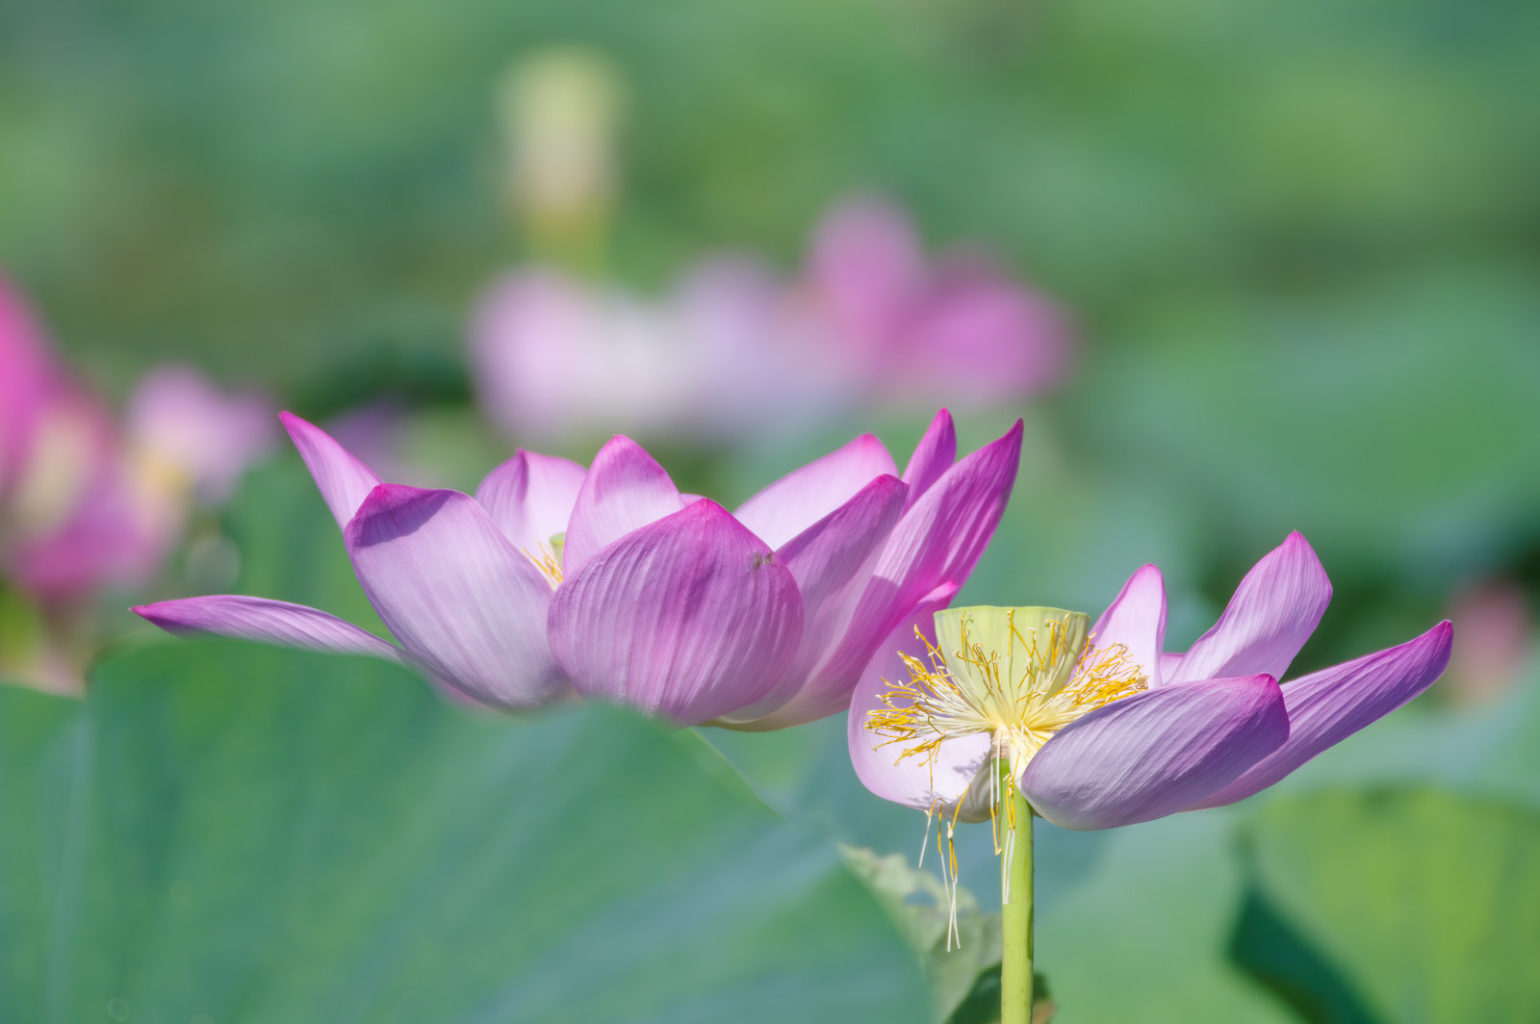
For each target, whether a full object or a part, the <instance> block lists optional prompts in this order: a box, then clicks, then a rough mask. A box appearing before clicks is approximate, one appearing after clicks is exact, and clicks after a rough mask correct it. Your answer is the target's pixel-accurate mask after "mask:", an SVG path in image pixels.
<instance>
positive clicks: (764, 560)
mask: <svg viewBox="0 0 1540 1024" xmlns="http://www.w3.org/2000/svg"><path fill="white" fill-rule="evenodd" d="M801 634H802V599H801V597H800V596H799V595H798V593H797V584H796V581H795V580H793V579H792V575H791V572H790V571H789V570H788V569H787V568H786V567H785V566H783V565H781V564H780V563H779V562H778V561H776V560H775V558H774V556H773V555H772V554H771V553H770V551H769V549H767V548H766V547H765V546H764V545H763V544H762V543H761V542H760V541H759V539H758V538H757V537H755V536H754V535H753V534H751V533H750V532H749V531H748V530H746V529H744V528H743V526H742V525H741V524H739V523H738V522H737V521H736V520H735V519H733V517H732V516H731V515H730V514H729V513H728V512H727V511H726V510H725V509H723V508H722V507H721V506H720V505H717V504H716V503H715V502H712V501H704V500H703V501H697V502H693V503H692V504H690V505H689V506H687V507H686V508H684V509H682V510H680V511H678V512H675V513H674V514H673V515H670V516H667V517H665V518H663V519H660V520H658V521H656V522H653V523H649V524H648V525H646V526H643V527H641V528H640V529H637V530H634V531H632V532H631V533H629V534H627V535H626V536H625V537H622V538H621V539H620V540H618V541H616V542H615V543H614V544H611V545H610V546H609V547H607V548H605V549H604V550H602V551H600V552H599V553H597V554H596V555H594V556H593V557H592V558H591V559H590V560H589V561H588V563H587V565H585V566H584V568H583V569H582V570H581V571H580V572H579V573H578V574H577V575H575V576H569V577H568V578H567V580H566V582H565V583H563V584H562V586H561V588H560V589H559V590H558V591H557V592H556V597H555V599H554V600H553V601H552V602H551V612H550V636H551V648H552V650H553V651H554V652H555V655H556V660H557V662H558V663H559V664H560V665H561V667H562V669H563V670H564V671H565V672H566V673H567V675H568V677H569V678H571V680H572V682H573V685H574V686H575V687H576V688H577V689H578V691H579V692H580V693H582V694H583V695H584V696H585V697H592V698H596V699H599V700H608V701H613V702H616V703H621V704H628V705H630V706H632V707H635V708H637V709H639V710H641V711H643V712H646V713H648V714H658V715H663V716H665V717H667V718H669V719H672V720H673V721H675V722H677V723H679V724H681V725H694V724H698V723H700V722H705V721H708V720H710V719H713V718H718V717H721V716H723V715H727V714H730V713H732V712H734V711H737V710H738V709H740V708H743V707H745V706H747V705H749V704H752V703H753V702H754V701H756V700H758V699H759V698H760V697H761V696H763V695H764V694H765V692H766V691H767V690H768V689H769V688H770V687H771V686H772V685H774V683H775V681H776V679H778V678H779V677H780V675H781V673H782V672H784V671H785V669H786V666H787V665H788V664H789V663H790V661H791V659H792V657H793V656H794V655H795V653H796V649H797V642H798V640H799V639H800V637H801Z"/></svg>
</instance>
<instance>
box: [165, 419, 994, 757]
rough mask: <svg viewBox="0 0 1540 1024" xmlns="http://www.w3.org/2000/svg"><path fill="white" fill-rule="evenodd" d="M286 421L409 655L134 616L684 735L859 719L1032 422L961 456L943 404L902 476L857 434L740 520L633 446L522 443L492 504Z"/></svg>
mask: <svg viewBox="0 0 1540 1024" xmlns="http://www.w3.org/2000/svg"><path fill="white" fill-rule="evenodd" d="M284 423H285V426H287V428H288V430H289V434H290V436H291V437H292V438H293V439H294V442H295V445H296V446H297V447H298V448H299V451H300V454H301V455H302V456H303V458H304V460H305V462H306V464H307V465H308V466H309V468H310V471H311V474H312V475H313V476H314V478H315V481H316V484H317V485H318V487H319V488H320V491H321V494H322V496H323V497H324V498H325V500H326V503H327V505H328V506H329V507H330V509H331V512H332V515H333V516H334V517H335V518H336V520H337V523H338V525H339V526H341V527H342V531H343V538H344V541H345V543H346V545H347V550H348V554H349V556H350V557H351V559H352V561H353V566H354V569H355V570H356V572H357V574H358V579H359V582H360V583H361V584H362V585H363V588H364V592H365V593H366V594H367V595H368V597H369V600H370V601H371V603H372V604H373V605H374V607H375V609H376V610H377V611H378V612H379V614H380V618H381V619H382V620H383V621H384V623H385V625H386V626H387V627H388V628H389V629H390V631H391V632H392V633H393V634H395V638H396V640H397V641H398V643H391V642H390V641H387V640H385V639H383V638H381V637H379V636H376V635H374V634H373V633H370V632H368V631H366V630H364V629H361V628H359V627H357V626H355V625H352V624H350V623H348V622H345V621H343V620H341V619H339V618H336V617H335V616H332V615H329V614H327V613H326V612H323V611H319V610H317V609H314V608H307V607H303V606H300V605H294V604H288V603H285V602H281V601H271V600H264V599H261V598H255V597H241V596H213V597H195V598H186V599H182V600H175V601H165V602H161V603H159V604H153V605H148V606H144V607H140V608H136V609H135V611H137V612H138V613H139V614H140V615H142V616H144V617H145V618H146V619H149V620H150V621H151V622H154V623H156V624H157V625H159V626H161V627H163V628H165V629H168V630H171V631H173V632H205V633H218V634H224V635H228V636H236V637H244V638H248V639H255V640H260V641H265V642H269V643H277V644H284V645H288V646H295V647H303V648H311V649H316V650H326V651H335V652H344V653H352V654H366V655H372V656H376V657H381V658H388V659H392V660H396V661H400V662H404V663H406V664H410V665H413V666H415V667H417V668H419V669H420V670H422V671H423V672H424V673H426V674H427V675H428V676H429V677H431V678H432V679H434V680H436V681H438V682H439V683H440V684H442V685H444V686H446V687H449V688H452V689H453V690H455V691H457V692H459V693H461V694H464V695H466V696H469V697H471V698H473V699H475V700H476V701H479V702H482V703H485V704H489V705H494V706H497V707H501V708H508V709H523V708H530V707H534V706H537V705H540V704H543V703H546V702H549V701H552V700H556V699H560V698H561V697H562V696H563V695H564V694H565V693H567V692H568V690H569V689H572V690H576V692H577V693H579V694H581V695H583V696H585V697H590V698H594V699H598V700H603V701H610V702H616V703H623V704H627V705H630V706H632V707H635V708H638V709H640V710H642V711H644V712H646V713H649V714H655V715H659V716H662V717H665V718H667V719H669V720H671V721H673V722H676V723H679V724H686V725H688V724H700V723H706V722H714V723H715V724H720V725H727V726H731V727H736V728H744V729H771V728H780V727H783V726H788V725H795V724H798V723H801V722H806V721H810V720H813V719H816V718H821V717H823V716H825V715H829V714H832V713H834V712H837V711H839V710H842V709H843V708H846V707H848V706H849V703H850V693H851V690H852V688H853V687H854V685H855V683H856V681H857V680H858V679H859V678H860V676H861V672H862V670H863V668H864V667H865V666H866V665H867V663H869V662H870V661H871V659H872V656H873V655H874V654H875V653H876V651H877V648H878V645H879V644H881V643H883V642H884V641H885V638H886V637H887V636H888V635H889V634H890V633H892V631H893V629H894V628H895V626H897V625H898V624H899V623H901V622H904V621H907V620H909V619H910V618H911V617H912V616H913V615H914V614H915V611H916V610H917V609H918V608H921V607H925V608H933V607H935V606H936V604H937V602H944V601H945V600H947V599H949V598H950V596H951V595H952V594H953V593H955V592H956V590H957V588H958V587H959V586H960V585H961V584H962V581H963V580H964V579H965V578H966V577H967V575H968V573H969V572H970V571H971V570H972V568H973V566H974V564H975V563H976V562H977V561H978V558H979V556H980V554H981V553H982V552H983V549H984V547H985V545H986V544H987V543H988V541H989V539H990V537H991V536H992V535H993V533H994V530H995V527H996V525H997V524H998V522H999V519H1000V515H1001V513H1002V511H1003V510H1004V507H1005V503H1006V500H1007V498H1008V496H1009V493H1010V489H1011V485H1012V483H1013V482H1014V480H1015V476H1016V466H1017V461H1018V458H1019V454H1020V446H1021V423H1020V421H1018V422H1017V423H1016V425H1015V426H1014V427H1013V428H1012V429H1011V430H1010V431H1009V432H1007V433H1006V434H1005V435H1004V436H1003V437H1001V438H999V439H998V440H996V441H994V442H992V443H990V444H988V445H985V446H984V447H983V448H980V449H979V450H978V451H975V452H973V453H972V454H970V455H968V456H966V457H965V458H963V459H961V460H957V461H954V460H955V455H956V437H955V434H954V431H953V426H952V420H951V417H950V415H948V414H947V412H946V411H945V410H943V411H942V412H940V413H939V414H938V415H937V416H936V418H935V420H934V421H933V422H932V424H931V426H930V428H929V430H928V431H927V432H926V434H925V436H924V437H923V438H922V439H921V441H920V444H919V445H918V446H917V448H916V449H915V452H914V454H913V455H912V456H911V457H910V459H909V464H908V466H907V467H906V468H905V470H904V472H903V473H902V475H900V474H899V472H898V469H897V467H896V465H895V464H894V462H893V459H892V457H891V456H890V455H889V454H888V452H887V450H886V449H885V448H884V447H883V445H882V443H881V442H880V441H878V440H877V439H876V438H875V437H872V436H871V435H864V436H862V437H858V438H856V439H855V440H854V441H851V442H850V443H849V444H847V445H845V446H844V447H842V448H839V449H837V450H836V451H834V452H831V453H830V454H828V455H826V456H824V457H822V458H820V459H817V460H816V461H814V462H812V463H809V464H808V465H806V466H803V467H802V468H801V469H798V470H796V471H794V472H793V473H791V474H789V475H788V476H786V477H784V478H782V479H781V480H779V481H777V482H775V483H773V484H771V485H770V486H768V487H766V488H765V489H764V490H762V491H760V492H759V493H758V494H756V495H755V496H754V497H752V498H750V499H749V500H748V501H747V502H745V503H744V504H743V505H742V506H741V507H740V508H739V509H738V511H737V512H736V513H730V512H728V511H727V510H726V509H725V508H723V507H722V506H721V505H719V504H717V503H716V502H714V501H710V500H708V499H705V498H699V497H696V496H693V495H686V494H681V493H680V492H679V490H678V489H677V488H676V487H675V485H674V483H673V481H672V480H671V479H670V478H669V476H668V474H667V473H666V472H665V471H664V469H663V467H662V466H660V465H659V464H658V463H657V462H656V461H654V460H653V458H652V457H651V456H650V455H648V454H647V453H646V452H645V451H643V450H642V448H641V447H640V446H638V445H637V444H636V443H635V442H634V441H632V440H630V439H629V438H626V437H623V436H617V437H615V438H613V439H611V440H610V441H609V442H608V443H606V444H605V445H604V447H603V448H601V449H600V450H599V452H598V454H597V455H596V456H595V457H594V461H593V464H592V465H591V466H590V467H589V468H588V469H587V470H586V471H585V470H584V469H583V467H581V466H579V465H578V464H576V463H574V462H570V461H568V460H566V459H560V458H553V457H550V456H545V455H537V454H534V453H531V452H524V451H520V452H519V453H517V454H516V455H515V456H514V457H513V458H512V459H510V460H508V461H507V462H505V463H504V464H502V465H501V466H499V467H497V468H496V469H495V470H493V471H492V473H491V474H489V475H488V476H487V478H486V479H485V480H484V481H483V482H482V484H481V486H480V487H479V488H478V489H477V491H476V494H475V496H474V497H472V496H470V495H466V494H462V493H459V492H457V491H449V490H423V489H419V488H414V487H404V486H397V485H392V484H383V483H381V482H380V480H379V478H378V477H376V476H375V474H374V473H373V472H371V471H370V470H369V469H368V468H367V467H366V466H365V465H364V464H363V463H362V462H360V461H359V460H358V459H357V458H355V457H354V456H352V455H351V454H349V453H348V452H347V451H345V450H344V449H343V448H342V447H341V446H340V445H338V444H337V443H336V442H335V441H334V440H333V439H332V438H331V437H329V436H328V435H327V434H325V433H324V432H322V431H321V430H319V429H318V428H316V427H314V426H312V425H310V424H309V423H306V422H305V421H304V420H301V419H299V418H298V417H294V416H291V415H288V414H285V415H284Z"/></svg>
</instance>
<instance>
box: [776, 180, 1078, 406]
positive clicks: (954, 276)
mask: <svg viewBox="0 0 1540 1024" xmlns="http://www.w3.org/2000/svg"><path fill="white" fill-rule="evenodd" d="M803 279H804V287H805V289H806V291H807V293H808V295H809V297H810V299H811V301H812V304H813V307H814V310H815V312H816V313H817V314H818V315H819V316H820V317H821V318H822V320H823V322H824V323H825V325H826V329H827V331H828V333H829V337H830V338H831V340H832V343H833V344H836V345H838V346H840V347H842V348H843V349H845V350H846V351H847V352H849V353H850V354H851V355H852V356H853V357H854V361H855V363H856V365H857V367H858V373H859V374H860V376H861V377H862V379H863V382H864V384H865V386H866V388H867V390H868V392H869V396H870V397H871V398H872V399H873V400H879V401H895V400H896V401H901V402H927V403H928V402H941V403H950V404H953V405H957V404H980V405H982V404H990V403H1000V402H1009V401H1013V400H1018V399H1022V398H1027V397H1030V396H1033V395H1037V394H1041V393H1042V392H1044V391H1047V390H1049V389H1050V388H1052V387H1053V386H1055V385H1056V384H1058V383H1059V382H1060V380H1061V379H1062V378H1063V377H1064V375H1065V374H1066V373H1067V372H1068V369H1069V363H1070V358H1071V354H1072V353H1071V343H1070V334H1069V330H1068V327H1067V324H1066V320H1065V317H1064V315H1063V313H1062V312H1061V311H1060V310H1059V309H1058V308H1057V307H1056V306H1055V305H1054V304H1053V303H1051V302H1049V301H1048V300H1047V299H1046V298H1044V297H1042V296H1041V295H1039V294H1037V293H1036V292H1033V291H1031V290H1030V289H1028V288H1027V287H1026V286H1024V285H1022V284H1019V283H1017V282H1015V281H1013V280H1011V279H1010V277H1009V276H1007V275H1006V274H1005V273H1004V272H1003V271H1002V270H1001V269H1000V268H999V267H998V266H997V265H996V264H995V262H994V261H993V260H992V259H991V258H990V257H989V256H988V255H987V254H985V253H983V252H982V251H979V250H956V251H953V252H950V253H946V254H944V255H943V256H942V257H941V258H940V259H939V260H937V261H936V262H935V263H934V264H927V262H926V259H925V255H924V252H923V251H922V249H921V247H920V241H919V238H918V237H917V235H916V234H915V230H914V226H913V224H912V223H911V222H910V221H909V219H908V217H907V216H905V214H904V213H903V211H902V210H900V209H899V208H898V207H897V206H895V205H893V204H892V203H889V202H887V201H885V200H882V199H878V198H874V197H857V198H853V199H848V200H845V201H844V202H842V203H840V204H839V205H837V206H835V207H834V208H833V209H832V210H831V211H830V212H829V213H828V214H827V215H825V217H824V218H823V220H822V221H821V222H820V223H819V225H818V228H817V230H816V232H815V234H814V238H813V245H812V251H811V252H810V254H809V256H808V262H807V267H806V269H805V271H804V273H803Z"/></svg>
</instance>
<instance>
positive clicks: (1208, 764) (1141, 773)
mask: <svg viewBox="0 0 1540 1024" xmlns="http://www.w3.org/2000/svg"><path fill="white" fill-rule="evenodd" d="M1288 737H1289V718H1288V714H1287V712H1286V711H1285V710H1284V705H1283V694H1282V693H1280V692H1279V690H1278V684H1277V682H1276V681H1275V680H1274V679H1273V678H1272V677H1271V676H1266V675H1255V676H1243V677H1240V678H1235V679H1210V680H1205V681H1204V682H1200V683H1189V684H1187V685H1185V686H1163V687H1161V688H1160V689H1158V690H1148V691H1146V692H1144V693H1139V694H1135V695H1134V696H1132V697H1125V698H1124V699H1122V700H1119V701H1114V702H1113V703H1111V704H1106V705H1103V706H1102V707H1100V708H1098V709H1096V710H1095V711H1093V712H1091V713H1090V714H1088V715H1086V716H1085V717H1084V718H1080V719H1077V720H1076V721H1074V722H1071V723H1070V724H1069V725H1067V726H1065V727H1064V728H1063V729H1061V730H1060V731H1059V732H1058V733H1057V734H1056V735H1055V736H1054V737H1053V738H1052V739H1050V740H1049V741H1048V742H1047V743H1046V744H1044V745H1043V748H1042V749H1041V750H1039V751H1038V752H1037V755H1036V756H1035V757H1033V758H1032V760H1031V761H1029V762H1028V763H1027V767H1026V770H1025V771H1023V772H1022V775H1021V779H1020V783H1021V789H1022V792H1023V793H1024V794H1025V795H1026V798H1027V800H1028V802H1030V803H1031V804H1032V807H1033V809H1034V810H1036V811H1037V813H1039V814H1041V815H1042V816H1043V817H1045V818H1047V819H1048V820H1049V821H1051V822H1053V823H1054V824H1055V825H1059V826H1061V827H1063V828H1073V829H1097V828H1114V827H1117V826H1120V825H1133V824H1136V823H1138V822H1141V821H1150V820H1151V819H1154V818H1161V817H1164V816H1165V815H1167V814H1173V813H1175V812H1177V811H1181V810H1186V809H1188V808H1190V807H1192V806H1193V805H1194V804H1196V803H1198V802H1199V801H1201V800H1203V799H1204V798H1205V797H1207V796H1208V795H1209V794H1211V793H1213V792H1215V791H1216V790H1218V789H1220V788H1221V787H1223V786H1226V785H1228V784H1229V783H1231V782H1233V781H1234V780H1235V779H1236V778H1238V777H1239V776H1240V775H1241V774H1242V773H1243V772H1245V771H1246V770H1247V769H1249V768H1250V767H1251V766H1252V765H1254V764H1256V763H1257V762H1258V761H1260V760H1262V758H1264V757H1266V756H1267V755H1268V754H1271V753H1272V752H1273V751H1275V750H1277V749H1278V748H1279V747H1281V746H1282V745H1283V744H1284V742H1285V741H1286V740H1287V739H1288Z"/></svg>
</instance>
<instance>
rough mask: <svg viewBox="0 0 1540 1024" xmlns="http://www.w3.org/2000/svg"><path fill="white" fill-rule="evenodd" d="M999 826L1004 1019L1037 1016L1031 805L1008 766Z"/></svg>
mask: <svg viewBox="0 0 1540 1024" xmlns="http://www.w3.org/2000/svg"><path fill="white" fill-rule="evenodd" d="M1004 775H1005V778H1004V779H1002V780H1001V785H1003V786H1004V787H1005V793H1004V799H1002V800H1001V805H1002V809H1003V810H1004V813H1003V814H1002V815H1001V818H1000V822H999V828H1000V835H1001V837H1002V846H1003V849H1002V850H1001V855H1000V900H1001V912H1002V915H1003V920H1002V922H1001V924H1002V928H1003V932H1002V941H1001V959H1000V1024H1029V1022H1030V1021H1031V1019H1032V808H1031V806H1029V805H1028V803H1027V800H1026V798H1025V797H1023V796H1022V795H1021V790H1019V789H1017V788H1016V783H1015V780H1014V779H1013V778H1012V777H1011V775H1010V773H1009V771H1007V772H1005V773H1004Z"/></svg>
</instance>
